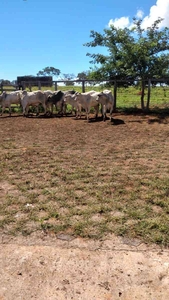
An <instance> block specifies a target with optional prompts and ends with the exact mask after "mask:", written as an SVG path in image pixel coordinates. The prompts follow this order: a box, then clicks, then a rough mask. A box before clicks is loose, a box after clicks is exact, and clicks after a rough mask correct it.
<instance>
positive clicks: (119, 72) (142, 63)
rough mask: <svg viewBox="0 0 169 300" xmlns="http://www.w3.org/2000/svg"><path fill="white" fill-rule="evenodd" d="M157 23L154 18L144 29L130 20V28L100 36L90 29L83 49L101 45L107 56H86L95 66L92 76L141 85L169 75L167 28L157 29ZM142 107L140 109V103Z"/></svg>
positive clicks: (134, 20)
mask: <svg viewBox="0 0 169 300" xmlns="http://www.w3.org/2000/svg"><path fill="white" fill-rule="evenodd" d="M161 22H162V19H161V18H158V19H157V20H156V21H155V22H154V23H153V24H152V25H151V26H150V27H148V28H146V29H144V28H142V20H141V19H136V18H133V26H132V27H131V28H127V27H126V28H124V29H120V28H116V27H115V26H114V25H111V26H110V28H108V29H107V28H106V29H104V33H103V34H101V33H98V32H96V31H94V30H92V31H91V33H90V38H91V39H92V41H90V42H88V43H86V44H84V46H87V47H97V46H101V47H103V48H105V49H106V50H107V54H100V53H97V54H91V53H87V56H89V57H91V58H92V61H90V62H91V63H92V64H93V65H94V66H95V69H94V71H93V76H94V75H95V74H96V78H97V79H98V77H100V79H107V80H113V79H122V80H123V79H128V78H130V79H132V78H133V79H135V80H136V79H137V80H141V81H142V85H143V84H144V80H145V79H148V78H160V77H163V76H164V77H166V76H167V75H169V51H168V50H169V28H167V27H165V28H163V29H161V30H160V29H159V24H160V23H161ZM142 88H143V89H144V86H142ZM143 94H144V93H143ZM142 100H143V99H142ZM142 106H143V108H144V103H143V102H142Z"/></svg>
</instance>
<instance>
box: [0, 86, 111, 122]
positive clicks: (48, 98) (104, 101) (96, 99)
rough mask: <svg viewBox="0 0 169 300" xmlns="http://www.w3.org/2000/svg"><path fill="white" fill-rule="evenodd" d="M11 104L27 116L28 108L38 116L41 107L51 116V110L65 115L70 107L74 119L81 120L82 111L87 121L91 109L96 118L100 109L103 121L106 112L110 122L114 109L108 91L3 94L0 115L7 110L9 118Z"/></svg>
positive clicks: (0, 100)
mask: <svg viewBox="0 0 169 300" xmlns="http://www.w3.org/2000/svg"><path fill="white" fill-rule="evenodd" d="M13 104H19V105H21V107H22V111H23V115H24V116H27V115H28V114H29V107H30V106H35V107H36V109H37V115H38V114H39V105H42V107H43V109H44V114H49V113H50V114H53V108H54V106H55V108H56V110H58V108H59V113H61V114H66V108H67V105H68V104H69V105H71V106H72V111H73V110H75V113H76V118H81V112H82V109H84V110H85V113H86V118H87V120H89V113H90V111H91V108H92V107H93V108H94V110H95V114H96V115H95V117H96V118H97V117H98V113H99V108H101V112H102V117H103V121H105V120H106V113H107V111H109V112H110V120H111V118H112V112H113V108H114V97H113V95H112V92H111V91H110V90H104V91H103V92H96V91H90V92H86V93H79V92H75V91H64V92H63V91H61V90H59V91H55V92H53V91H50V90H47V91H41V90H38V91H34V92H27V91H26V90H24V91H21V90H19V91H14V92H10V93H7V92H5V91H4V92H3V93H2V94H1V95H0V106H1V108H2V112H1V115H2V114H3V113H4V111H5V109H6V108H8V109H9V114H10V116H11V108H12V107H11V106H12V105H13Z"/></svg>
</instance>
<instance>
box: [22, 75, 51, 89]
mask: <svg viewBox="0 0 169 300" xmlns="http://www.w3.org/2000/svg"><path fill="white" fill-rule="evenodd" d="M52 81H53V77H52V76H18V77H17V86H18V87H19V89H25V88H26V87H30V86H39V84H40V85H41V86H49V87H51V86H52Z"/></svg>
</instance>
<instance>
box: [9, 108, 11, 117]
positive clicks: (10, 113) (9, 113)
mask: <svg viewBox="0 0 169 300" xmlns="http://www.w3.org/2000/svg"><path fill="white" fill-rule="evenodd" d="M9 116H10V117H11V105H9Z"/></svg>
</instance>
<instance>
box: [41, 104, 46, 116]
mask: <svg viewBox="0 0 169 300" xmlns="http://www.w3.org/2000/svg"><path fill="white" fill-rule="evenodd" d="M42 106H43V109H44V114H45V115H46V104H45V103H43V104H42Z"/></svg>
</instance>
